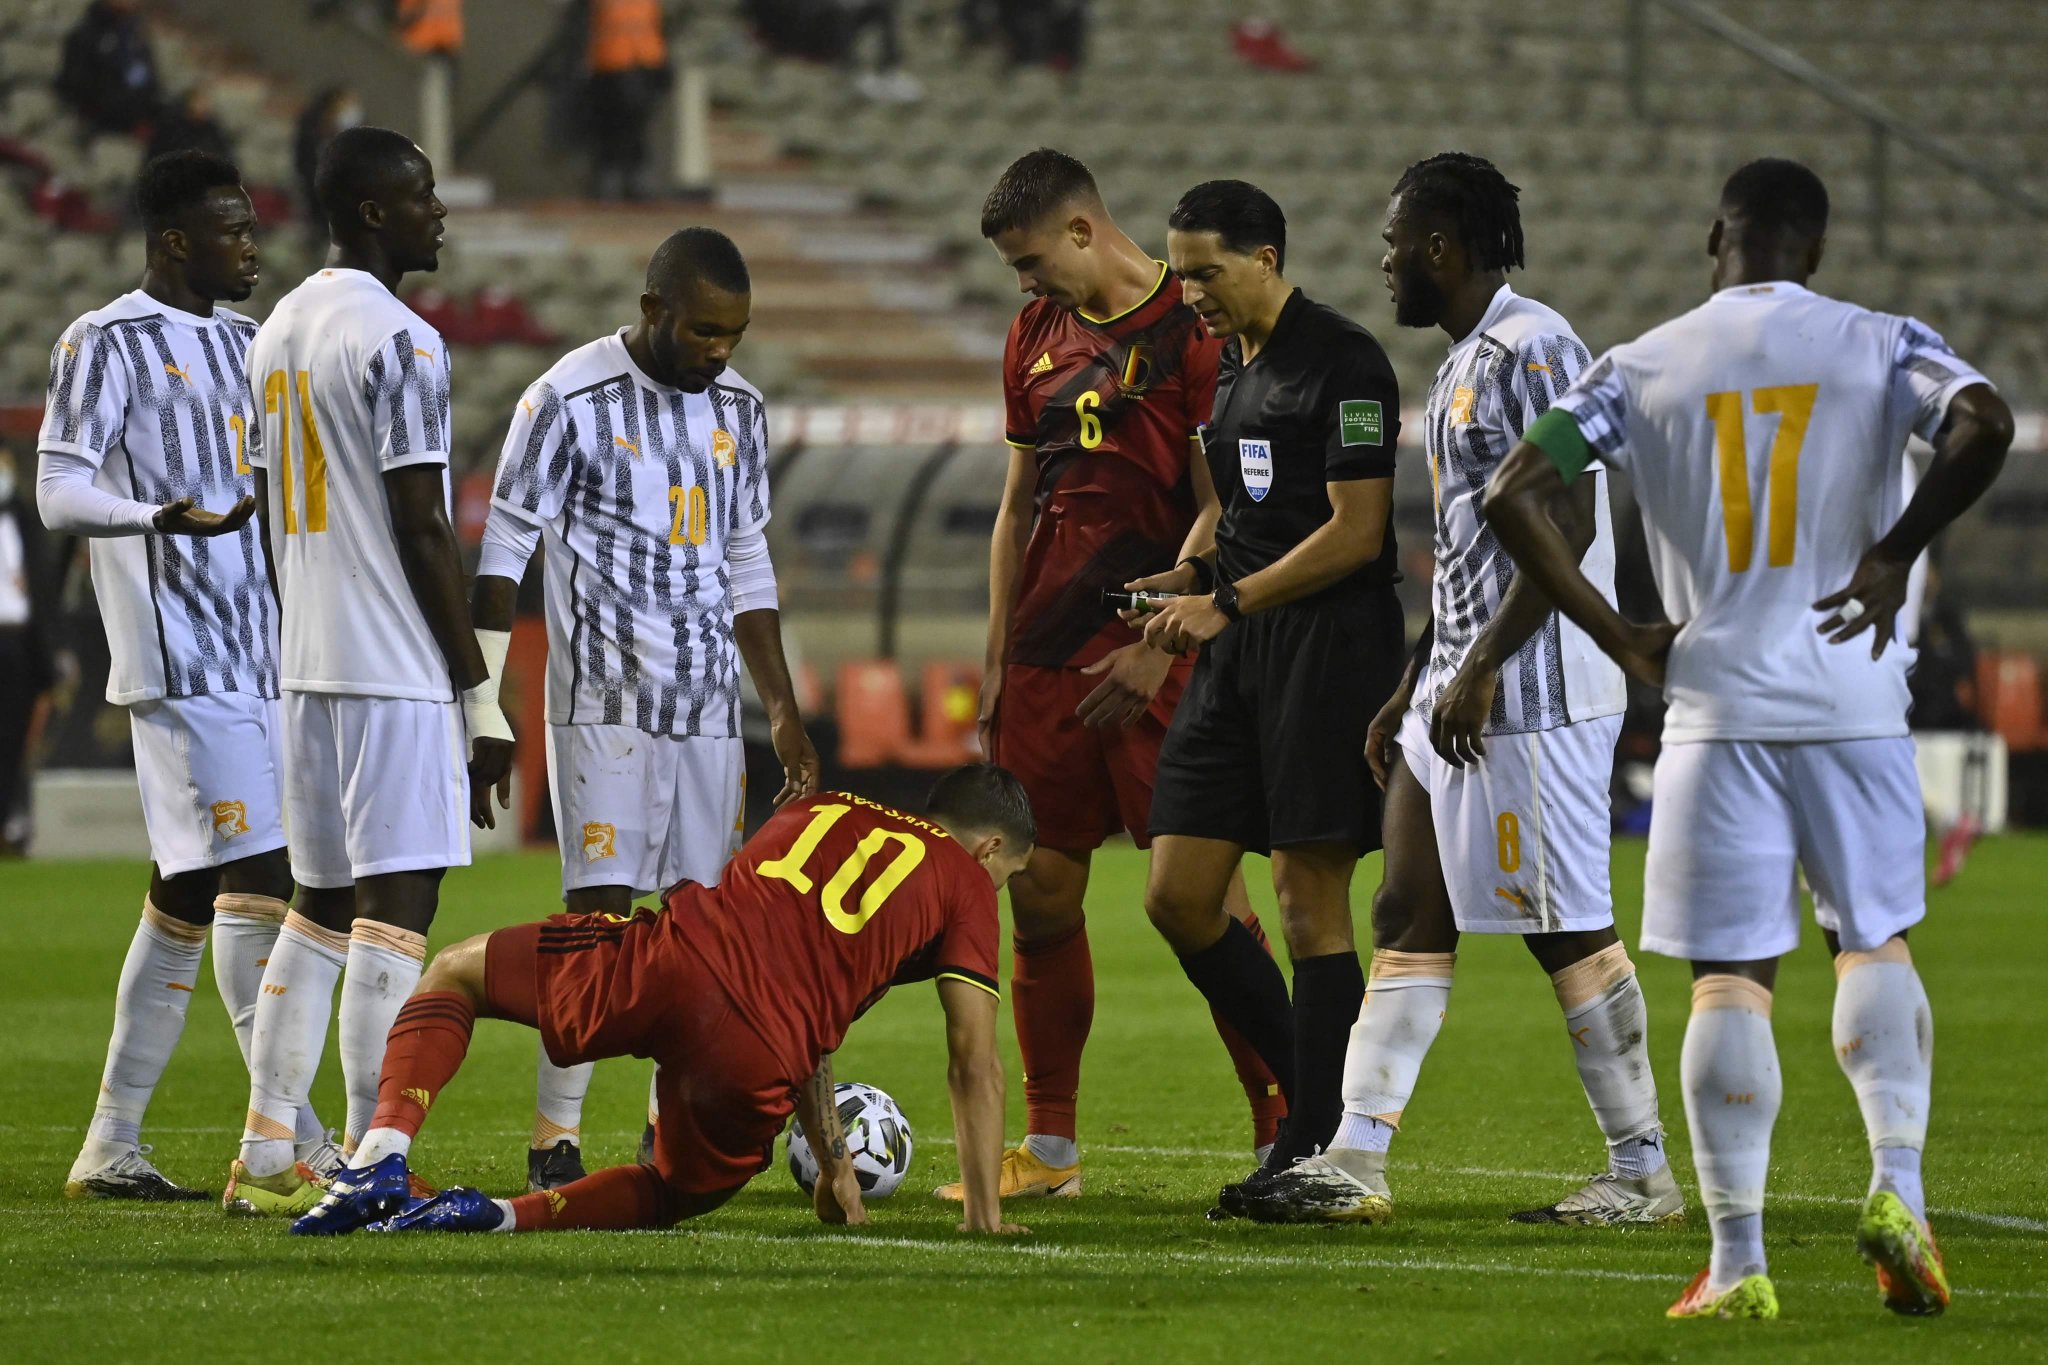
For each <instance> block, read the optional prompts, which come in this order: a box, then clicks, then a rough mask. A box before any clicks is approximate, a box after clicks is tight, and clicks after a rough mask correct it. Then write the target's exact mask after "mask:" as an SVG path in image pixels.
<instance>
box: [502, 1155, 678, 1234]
mask: <svg viewBox="0 0 2048 1365" xmlns="http://www.w3.org/2000/svg"><path fill="white" fill-rule="evenodd" d="M662 1195H663V1191H662V1184H661V1177H660V1176H659V1175H657V1174H656V1173H655V1170H654V1168H653V1167H652V1166H607V1167H606V1168H605V1169H604V1170H601V1171H595V1172H593V1173H591V1174H590V1175H586V1176H584V1177H583V1178H582V1179H581V1180H572V1181H570V1182H569V1183H568V1184H566V1185H562V1186H560V1187H558V1188H556V1189H552V1190H542V1191H540V1192H539V1193H538V1194H522V1195H520V1196H519V1197H517V1198H516V1199H514V1200H513V1201H512V1219H513V1231H515V1232H571V1231H574V1230H576V1229H578V1228H586V1229H590V1230H592V1231H597V1232H614V1231H620V1230H623V1229H627V1228H659V1227H667V1226H668V1220H667V1219H665V1218H664V1217H663V1213H662V1208H663V1204H664V1202H665V1201H664V1200H663V1197H662Z"/></svg>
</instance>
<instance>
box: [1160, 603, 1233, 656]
mask: <svg viewBox="0 0 2048 1365" xmlns="http://www.w3.org/2000/svg"><path fill="white" fill-rule="evenodd" d="M1229 624H1230V618H1229V617H1227V616H1225V615H1224V614H1223V612H1222V610H1221V609H1220V608H1218V607H1217V605H1216V598H1215V597H1214V596H1213V595H1212V594H1208V593H1204V594H1202V595H1200V596H1184V597H1178V598H1175V599H1174V600H1173V601H1171V602H1168V603H1167V604H1166V605H1165V606H1164V607H1161V608H1160V609H1159V610H1158V611H1157V612H1155V613H1154V614H1153V616H1152V619H1151V620H1149V621H1147V622H1146V623H1145V643H1146V644H1148V645H1150V646H1152V648H1154V649H1160V650H1164V651H1166V652H1167V653H1168V654H1188V653H1192V652H1193V651H1195V650H1197V649H1200V648H1201V647H1202V646H1203V645H1206V644H1208V643H1209V642H1210V641H1211V640H1213V639H1215V638H1216V637H1217V636H1219V635H1221V634H1222V633H1223V628H1224V627H1225V626H1227V625H1229Z"/></svg>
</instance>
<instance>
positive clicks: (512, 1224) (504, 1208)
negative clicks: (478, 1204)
mask: <svg viewBox="0 0 2048 1365" xmlns="http://www.w3.org/2000/svg"><path fill="white" fill-rule="evenodd" d="M491 1202H492V1203H493V1204H496V1205H497V1206H498V1212H499V1213H500V1214H501V1215H503V1217H501V1218H500V1220H499V1222H498V1226H496V1227H494V1228H492V1229H491V1231H492V1232H517V1231H519V1218H518V1216H517V1215H516V1214H514V1213H513V1212H512V1201H511V1200H509V1199H493V1200H492V1201H491Z"/></svg>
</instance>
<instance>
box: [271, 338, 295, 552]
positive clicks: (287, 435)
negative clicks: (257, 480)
mask: <svg viewBox="0 0 2048 1365" xmlns="http://www.w3.org/2000/svg"><path fill="white" fill-rule="evenodd" d="M290 391H291V386H290V382H289V381H288V380H286V378H285V374H284V371H283V370H272V371H271V372H270V373H269V374H267V375H265V376H264V377H263V413H264V415H265V416H266V417H269V418H271V419H272V420H271V423H270V432H271V436H270V440H271V444H272V445H274V446H276V447H277V449H276V452H275V453H274V454H273V456H272V459H271V463H272V464H274V465H276V467H277V491H278V495H279V500H280V501H281V502H282V503H283V504H284V533H285V534H286V535H288V536H294V535H297V534H298V533H299V509H298V504H297V502H296V501H295V500H294V499H293V497H292V409H291V400H290V399H289V398H288V397H287V396H286V395H287V394H288V393H289V392H290Z"/></svg>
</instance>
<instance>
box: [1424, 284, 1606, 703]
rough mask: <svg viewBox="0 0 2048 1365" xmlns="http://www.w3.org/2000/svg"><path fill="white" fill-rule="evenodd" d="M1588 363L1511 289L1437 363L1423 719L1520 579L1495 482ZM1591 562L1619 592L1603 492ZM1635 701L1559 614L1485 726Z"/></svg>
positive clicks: (1524, 652) (1431, 417)
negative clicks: (1504, 539)
mask: <svg viewBox="0 0 2048 1365" xmlns="http://www.w3.org/2000/svg"><path fill="white" fill-rule="evenodd" d="M1590 359H1591V357H1590V355H1589V354H1588V352H1587V350H1586V347H1585V346H1584V344H1583V343H1581V342H1580V341H1579V339H1578V337H1577V336H1576V335H1575V334H1574V333H1573V332H1572V330H1571V324H1570V323H1568V322H1566V321H1565V319H1564V318H1563V317H1562V316H1561V315H1559V314H1558V313H1557V312H1555V311H1554V310H1552V309H1550V308H1548V307H1545V306H1544V305H1543V304H1541V303H1538V302H1537V301H1536V300H1534V299H1528V298H1523V297H1521V296H1520V295H1518V294H1516V293H1515V292H1514V291H1513V290H1512V289H1510V288H1509V287H1508V286H1506V285H1502V286H1501V287H1500V290H1499V292H1498V293H1496V294H1495V295H1494V298H1493V302H1492V303H1491V304H1490V305H1489V306H1488V308H1487V310H1486V313H1485V315H1484V316H1483V317H1482V318H1481V319H1480V321H1479V325H1478V326H1477V327H1475V328H1474V329H1473V330H1472V332H1471V334H1470V335H1468V336H1467V337H1466V338H1465V339H1464V340H1463V341H1460V342H1458V343H1457V344H1456V345H1454V346H1453V347H1452V348H1451V352H1450V355H1449V356H1448V357H1446V358H1445V360H1444V363H1443V364H1442V365H1441V366H1440V367H1438V369H1437V372H1436V378H1435V380H1434V381H1433V382H1432V383H1431V385H1430V390H1429V401H1428V404H1427V407H1426V409H1425V415H1424V423H1423V440H1424V445H1425V448H1426V454H1427V456H1428V459H1429V471H1430V490H1431V494H1432V504H1433V507H1434V516H1435V523H1436V542H1435V548H1436V566H1435V573H1434V576H1433V577H1432V579H1431V583H1430V600H1431V611H1432V614H1433V616H1434V620H1435V627H1434V628H1435V642H1434V644H1433V645H1432V647H1431V651H1430V658H1429V668H1428V671H1427V673H1426V675H1425V676H1424V677H1423V678H1422V679H1420V680H1418V683H1417V686H1416V694H1415V703H1414V704H1415V707H1416V709H1418V710H1420V711H1421V712H1422V713H1423V715H1424V716H1425V717H1427V716H1428V715H1429V714H1430V713H1431V712H1432V711H1433V710H1434V709H1435V707H1436V703H1437V702H1438V700H1439V699H1441V698H1442V696H1443V694H1444V692H1445V690H1446V689H1447V688H1449V686H1450V684H1451V680H1452V678H1454V677H1455V676H1456V675H1457V672H1458V669H1459V667H1460V665H1462V664H1463V663H1464V661H1465V655H1466V654H1467V652H1469V651H1470V650H1471V648H1472V645H1473V642H1474V641H1475V640H1477V639H1478V638H1479V633H1480V631H1481V630H1483V629H1484V628H1485V626H1486V625H1487V623H1488V622H1490V621H1491V620H1492V619H1493V616H1494V613H1495V612H1496V611H1498V610H1499V609H1500V602H1501V598H1502V596H1503V595H1504V594H1505V593H1506V592H1507V589H1508V584H1509V583H1510V582H1512V581H1513V579H1514V574H1515V565H1514V561H1513V560H1512V559H1510V558H1509V557H1508V555H1507V553H1506V552H1505V551H1503V550H1502V549H1501V547H1500V542H1499V541H1498V540H1496V539H1495V538H1494V534H1493V528H1492V527H1491V526H1489V525H1487V524H1486V521H1485V519H1484V518H1483V517H1482V516H1481V515H1480V502H1481V500H1482V498H1483V497H1484V496H1485V492H1486V482H1487V480H1488V479H1490V478H1491V477H1492V476H1493V471H1494V470H1495V469H1497V468H1499V466H1500V463H1501V461H1502V460H1505V459H1506V458H1507V456H1508V452H1509V451H1511V450H1513V449H1514V448H1515V444H1516V443H1517V442H1518V441H1520V440H1521V437H1522V432H1523V431H1524V430H1525V429H1526V428H1527V427H1528V425H1529V423H1531V422H1533V421H1535V420H1536V419H1537V418H1538V417H1540V416H1542V415H1543V413H1544V412H1546V411H1548V410H1549V407H1550V405H1551V403H1552V402H1554V401H1555V400H1556V399H1557V398H1558V397H1560V396H1562V395H1563V394H1564V392H1565V391H1566V390H1567V389H1569V388H1570V387H1571V384H1572V381H1573V380H1574V379H1575V378H1577V376H1578V374H1579V372H1580V371H1581V370H1582V369H1584V368H1585V366H1586V364H1587V362H1588V361H1589V360H1590ZM1584 567H1585V570H1586V573H1587V576H1588V577H1590V578H1591V579H1592V580H1593V581H1594V582H1595V583H1596V584H1597V585H1599V587H1600V588H1601V590H1602V591H1604V592H1605V593H1606V594H1607V595H1608V597H1609V599H1610V600H1612V598H1613V595H1614V537H1613V534H1612V529H1611V526H1610V518H1609V514H1608V510H1607V504H1606V499H1605V497H1604V496H1603V497H1601V498H1600V499H1598V517H1597V524H1596V527H1595V534H1594V543H1593V546H1592V548H1591V549H1590V550H1588V552H1587V554H1586V558H1585V560H1584ZM1625 702H1626V693H1625V691H1624V689H1623V682H1622V678H1621V673H1620V670H1619V669H1618V668H1615V667H1614V665H1613V664H1612V663H1611V662H1610V661H1608V660H1607V659H1606V658H1605V656H1603V655H1601V654H1600V653H1599V651H1598V650H1597V649H1596V648H1594V647H1593V645H1592V643H1591V641H1590V640H1588V639H1586V637H1585V636H1584V634H1583V633H1582V632H1580V631H1579V630H1578V628H1577V627H1575V626H1573V625H1572V624H1571V623H1570V622H1569V621H1565V620H1563V619H1562V618H1560V617H1559V616H1558V615H1557V614H1556V613H1555V612H1553V613H1552V614H1551V615H1550V616H1549V618H1548V619H1546V620H1545V621H1544V623H1543V625H1542V626H1541V627H1539V628H1538V629H1537V631H1536V633H1535V634H1534V635H1532V636H1530V637H1529V639H1528V640H1527V641H1526V642H1525V643H1524V644H1523V645H1522V647H1521V648H1520V649H1519V650H1517V651H1516V652H1515V654H1514V655H1513V656H1512V657H1511V658H1510V659H1509V660H1508V662H1507V664H1506V665H1505V666H1504V667H1503V668H1502V669H1501V675H1500V685H1499V687H1498V688H1497V689H1496V690H1495V692H1494V696H1493V711H1492V714H1491V715H1490V716H1489V717H1488V718H1487V724H1486V733H1488V734H1508V733H1519V732H1524V731H1530V730H1548V729H1552V728H1554V727H1556V726H1559V725H1567V724H1570V723H1571V722H1572V721H1575V720H1586V719H1590V718H1592V717H1594V716H1605V715H1613V714H1614V713H1616V712H1618V711H1620V710H1621V709H1623V706H1624V704H1625Z"/></svg>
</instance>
